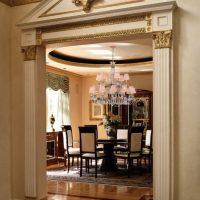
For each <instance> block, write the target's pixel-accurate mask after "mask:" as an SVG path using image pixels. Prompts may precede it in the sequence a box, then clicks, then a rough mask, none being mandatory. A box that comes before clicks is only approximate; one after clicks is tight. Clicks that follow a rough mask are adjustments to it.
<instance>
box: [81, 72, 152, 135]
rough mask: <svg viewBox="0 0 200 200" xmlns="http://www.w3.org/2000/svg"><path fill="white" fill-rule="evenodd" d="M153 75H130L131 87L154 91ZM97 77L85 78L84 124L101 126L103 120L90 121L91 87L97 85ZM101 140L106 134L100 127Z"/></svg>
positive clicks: (83, 87)
mask: <svg viewBox="0 0 200 200" xmlns="http://www.w3.org/2000/svg"><path fill="white" fill-rule="evenodd" d="M152 78H153V76H152V73H136V74H131V75H130V81H129V84H130V85H134V86H135V88H137V89H144V90H150V91H152V90H153V80H152ZM95 79H96V77H95V76H91V77H84V78H83V83H82V90H83V93H82V94H83V95H82V124H99V123H100V122H101V120H91V119H90V112H89V111H90V108H89V92H88V91H89V87H90V86H91V85H94V84H96V80H95ZM98 132H99V135H98V136H99V138H105V137H106V133H105V130H104V128H103V126H98Z"/></svg>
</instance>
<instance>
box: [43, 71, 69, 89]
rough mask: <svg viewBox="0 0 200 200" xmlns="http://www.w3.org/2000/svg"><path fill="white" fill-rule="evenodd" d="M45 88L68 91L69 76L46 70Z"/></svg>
mask: <svg viewBox="0 0 200 200" xmlns="http://www.w3.org/2000/svg"><path fill="white" fill-rule="evenodd" d="M46 84H47V88H51V89H52V90H54V91H58V90H59V89H61V90H62V91H63V92H64V93H69V78H68V77H66V76H61V75H57V74H53V73H50V72H47V76H46Z"/></svg>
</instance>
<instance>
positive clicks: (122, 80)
mask: <svg viewBox="0 0 200 200" xmlns="http://www.w3.org/2000/svg"><path fill="white" fill-rule="evenodd" d="M111 48H112V61H111V71H110V74H106V73H100V74H97V77H96V81H97V82H98V83H97V84H96V85H93V86H91V87H90V89H89V93H90V100H91V101H92V102H93V103H96V104H108V105H112V106H114V105H129V104H131V103H133V100H134V94H135V93H136V91H135V88H134V87H133V86H129V85H128V81H129V75H128V74H123V75H122V74H120V73H119V72H115V61H114V49H115V47H111Z"/></svg>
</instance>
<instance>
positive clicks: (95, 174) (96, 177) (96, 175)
mask: <svg viewBox="0 0 200 200" xmlns="http://www.w3.org/2000/svg"><path fill="white" fill-rule="evenodd" d="M95 178H97V159H95Z"/></svg>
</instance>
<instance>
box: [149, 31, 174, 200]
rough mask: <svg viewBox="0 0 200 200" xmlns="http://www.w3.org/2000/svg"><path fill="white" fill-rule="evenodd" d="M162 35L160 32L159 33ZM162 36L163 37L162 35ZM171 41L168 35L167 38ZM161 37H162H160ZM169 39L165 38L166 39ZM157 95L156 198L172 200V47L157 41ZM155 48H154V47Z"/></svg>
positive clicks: (154, 143) (155, 141) (155, 59)
mask: <svg viewBox="0 0 200 200" xmlns="http://www.w3.org/2000/svg"><path fill="white" fill-rule="evenodd" d="M158 34H160V33H158ZM162 36H163V34H162ZM166 36H167V38H169V34H167V35H166ZM158 37H159V36H158ZM165 39H166V38H165ZM154 42H155V43H154V45H155V46H156V48H154V93H153V99H154V102H153V104H154V105H153V108H154V109H153V112H154V113H153V116H154V124H153V128H154V137H153V146H154V149H153V151H154V160H153V163H154V171H153V174H154V177H153V178H154V199H155V200H161V199H162V200H172V199H171V184H172V181H173V179H172V177H171V175H172V166H171V162H172V156H171V155H172V154H171V146H172V145H171V137H172V118H173V113H172V111H173V107H172V95H173V79H172V76H171V73H172V65H171V48H169V47H170V45H169V44H170V43H171V41H170V42H169V41H168V39H166V47H165V46H164V44H163V38H162V45H160V48H159V43H158V38H157V37H156V41H155V39H154ZM155 46H154V47H155Z"/></svg>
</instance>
